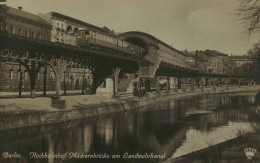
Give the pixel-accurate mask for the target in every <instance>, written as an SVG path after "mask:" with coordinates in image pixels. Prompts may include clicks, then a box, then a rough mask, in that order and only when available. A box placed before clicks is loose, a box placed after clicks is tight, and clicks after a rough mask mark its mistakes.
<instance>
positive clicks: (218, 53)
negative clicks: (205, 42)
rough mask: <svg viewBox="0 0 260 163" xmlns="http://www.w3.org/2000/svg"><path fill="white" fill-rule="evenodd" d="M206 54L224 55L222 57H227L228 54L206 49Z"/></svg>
mask: <svg viewBox="0 0 260 163" xmlns="http://www.w3.org/2000/svg"><path fill="white" fill-rule="evenodd" d="M205 54H206V55H208V56H222V57H227V56H228V55H227V54H225V53H222V52H219V51H217V50H209V49H207V50H205Z"/></svg>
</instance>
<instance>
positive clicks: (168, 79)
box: [167, 76, 171, 91]
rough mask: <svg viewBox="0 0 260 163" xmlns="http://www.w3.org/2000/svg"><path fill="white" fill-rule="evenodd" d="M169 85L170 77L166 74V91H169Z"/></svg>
mask: <svg viewBox="0 0 260 163" xmlns="http://www.w3.org/2000/svg"><path fill="white" fill-rule="evenodd" d="M170 89H171V86H170V77H169V76H167V91H170Z"/></svg>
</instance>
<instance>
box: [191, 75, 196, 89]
mask: <svg viewBox="0 0 260 163" xmlns="http://www.w3.org/2000/svg"><path fill="white" fill-rule="evenodd" d="M191 91H192V92H194V91H195V89H194V78H191Z"/></svg>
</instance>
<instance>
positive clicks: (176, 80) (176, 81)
mask: <svg viewBox="0 0 260 163" xmlns="http://www.w3.org/2000/svg"><path fill="white" fill-rule="evenodd" d="M174 85H175V91H176V92H178V78H176V77H175V78H174Z"/></svg>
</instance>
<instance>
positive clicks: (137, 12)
mask: <svg viewBox="0 0 260 163" xmlns="http://www.w3.org/2000/svg"><path fill="white" fill-rule="evenodd" d="M7 5H9V6H11V7H17V6H22V7H23V10H24V11H28V12H31V13H34V14H38V13H47V12H51V11H55V12H59V13H61V14H64V15H68V16H71V17H74V18H77V19H80V20H83V21H85V22H87V23H90V24H93V25H96V26H100V27H103V26H107V27H109V28H110V29H112V30H115V31H116V32H127V31H142V32H147V31H148V33H149V34H151V35H153V36H155V37H157V38H158V39H160V40H162V41H164V42H165V43H167V44H169V45H172V46H173V47H174V48H176V49H178V50H184V49H186V48H187V50H197V49H198V50H206V49H212V50H218V51H221V52H224V53H227V54H229V55H230V54H231V53H233V54H234V55H243V54H245V53H246V52H247V51H248V49H250V48H251V47H252V44H253V43H255V42H256V41H257V37H256V36H252V38H251V39H250V41H248V37H247V35H246V34H245V32H244V27H243V25H242V24H241V22H240V21H238V20H236V19H237V17H236V16H235V15H234V13H235V12H236V8H237V6H238V0H7ZM258 38H259V37H258Z"/></svg>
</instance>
